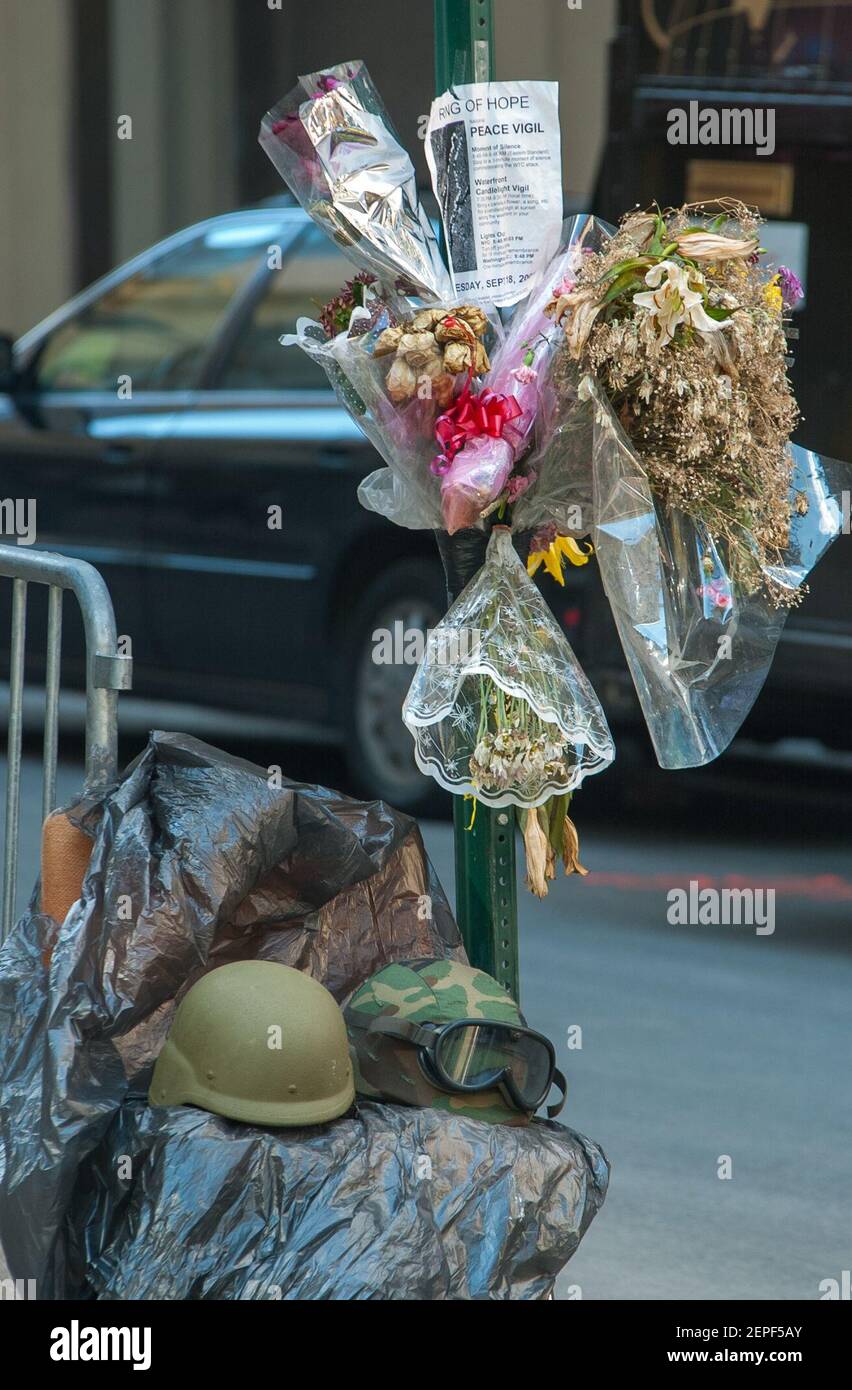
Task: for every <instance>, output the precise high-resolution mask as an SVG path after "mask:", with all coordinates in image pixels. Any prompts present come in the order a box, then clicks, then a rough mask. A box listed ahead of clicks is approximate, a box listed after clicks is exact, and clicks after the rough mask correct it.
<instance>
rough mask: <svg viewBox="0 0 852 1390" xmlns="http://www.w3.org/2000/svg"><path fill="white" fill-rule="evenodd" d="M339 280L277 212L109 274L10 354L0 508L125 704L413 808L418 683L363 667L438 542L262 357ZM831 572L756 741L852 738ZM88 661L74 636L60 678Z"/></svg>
mask: <svg viewBox="0 0 852 1390" xmlns="http://www.w3.org/2000/svg"><path fill="white" fill-rule="evenodd" d="M349 273H350V271H349V268H348V263H347V262H346V261H345V260H344V259H343V257H342V255H340V253H338V252H337V251H336V250H335V249H334V248H333V247H332V245H331V244H330V243H329V241H328V239H327V237H326V236H325V235H324V234H323V233H322V232H320V231H319V230H318V229H317V228H315V227H314V226H313V224H312V223H310V222H309V220H308V219H307V217H306V215H305V214H304V213H303V212H302V211H301V209H299V208H296V207H294V206H292V205H291V204H289V203H286V202H276V203H274V204H265V205H262V206H260V207H258V208H255V209H252V210H248V211H244V212H235V213H228V214H226V215H224V216H221V217H216V218H212V219H210V220H208V221H206V222H202V223H200V224H198V225H197V226H194V227H190V228H188V229H186V230H185V231H182V232H179V233H178V234H176V235H174V236H171V237H169V238H167V239H166V240H165V241H162V242H160V243H159V244H158V245H157V246H154V247H153V248H151V249H150V250H148V251H146V252H145V253H144V254H142V255H140V256H138V257H136V258H135V259H134V260H132V261H130V262H129V263H128V264H126V265H124V266H122V267H120V268H119V269H118V270H115V271H113V272H112V273H111V274H110V275H108V276H106V277H104V278H103V279H102V280H100V281H98V282H97V283H96V284H95V285H93V286H91V287H90V288H89V289H87V290H85V291H84V292H83V293H82V294H80V295H78V296H76V297H75V298H74V299H72V300H71V301H70V302H69V303H68V304H66V305H64V306H63V307H62V308H61V309H59V310H57V311H56V312H55V313H54V314H52V315H51V316H50V317H49V318H47V319H46V320H44V322H43V323H41V324H39V325H38V326H37V327H36V328H33V329H32V330H31V331H30V332H29V333H26V334H25V335H24V336H23V337H22V338H21V339H19V340H18V342H17V343H15V344H14V366H13V369H12V370H11V371H9V372H7V377H8V379H7V380H5V381H2V380H0V469H2V472H1V473H0V477H2V486H0V495H1V496H2V497H4V498H14V499H33V500H34V501H35V502H36V505H37V539H36V544H37V545H38V546H39V547H41V548H44V549H56V550H61V551H63V552H65V553H67V554H70V555H76V556H79V557H82V558H84V559H87V560H90V561H91V562H92V563H93V564H94V565H95V566H96V567H97V568H98V569H99V570H100V571H101V572H102V573H103V575H104V577H105V579H106V581H107V583H108V585H109V588H110V592H111V593H112V596H113V602H114V604H115V609H116V617H117V622H118V630H119V632H120V633H122V634H128V635H129V636H130V637H131V639H132V643H133V657H134V690H135V693H136V694H137V695H142V696H148V697H155V698H158V699H164V698H165V699H169V700H178V701H184V702H186V701H189V702H192V703H193V704H195V705H199V704H201V705H209V706H213V707H216V708H218V709H223V710H227V711H229V712H240V711H243V712H245V711H250V712H252V713H259V714H265V715H271V716H274V717H276V718H277V719H279V720H280V721H282V727H283V728H284V729H285V731H286V730H289V731H290V733H291V735H292V736H293V737H294V738H300V739H301V738H304V739H305V740H307V739H314V738H322V739H326V740H335V741H340V742H342V743H343V744H344V746H345V749H346V756H347V758H348V761H349V766H350V771H351V773H352V778H353V784H354V786H355V787H356V788H357V789H359V790H360V791H362V792H364V793H367V794H371V795H381V796H384V797H386V798H387V799H388V800H389V801H390V802H391V803H392V804H395V805H397V806H400V807H403V808H409V809H412V810H415V811H416V810H418V809H421V808H422V807H423V806H424V805H425V804H427V802H428V800H429V798H430V796H431V793H432V785H431V783H430V782H429V780H428V779H425V778H423V777H422V776H421V775H420V774H419V773H418V772H417V770H416V768H415V766H414V762H413V758H412V753H411V739H410V737H409V735H408V733H407V731H406V730H405V729H404V728H403V726H402V724H401V721H400V719H399V710H400V705H401V702H402V699H403V696H404V694H405V691H406V689H407V686H408V683H409V681H410V678H411V674H412V668H411V667H410V666H405V665H376V664H375V662H374V661H373V659H372V656H373V649H374V644H373V633H374V632H375V631H376V630H377V629H390V630H391V631H393V627H394V623H395V622H401V623H402V624H403V628H402V630H408V629H410V628H414V627H420V628H424V629H425V628H427V627H429V626H432V625H434V624H435V623H436V622H437V621H438V619H439V618H440V616H441V614H442V612H443V609H444V607H445V601H444V582H443V573H442V569H441V566H440V563H439V560H438V557H437V551H436V548H435V542H434V538H433V537H432V536H431V535H430V534H428V533H422V532H414V531H406V530H403V529H401V528H398V527H395V526H392V525H390V523H388V522H385V521H384V520H383V519H382V518H380V517H378V516H375V515H373V514H372V513H370V512H366V511H364V510H363V509H362V508H361V507H360V506H359V504H358V502H357V499H356V495H355V494H356V488H357V484H358V481H359V480H360V478H361V477H363V476H364V475H365V474H366V473H368V472H370V471H371V470H372V469H373V468H375V467H376V466H377V462H378V460H377V458H376V456H375V454H374V452H373V451H372V449H371V448H370V446H369V445H368V444H367V443H366V441H365V440H364V439H363V437H362V436H361V434H360V433H359V431H358V429H357V427H356V426H355V425H354V424H353V422H352V421H351V420H350V419H349V418H348V416H347V415H346V413H345V412H344V411H343V410H342V409H341V408H340V407H339V406H338V404H337V402H336V400H335V397H334V395H333V393H332V392H331V391H330V389H329V387H328V384H327V381H326V378H325V376H324V375H323V373H322V371H321V370H320V369H319V368H318V367H317V366H316V365H315V364H313V363H312V362H311V361H310V360H309V359H308V358H307V357H306V356H305V355H304V354H303V353H301V352H300V351H299V350H298V349H295V348H293V349H288V350H285V349H283V348H282V347H281V346H280V345H279V342H278V339H279V336H280V335H281V334H282V333H284V332H286V331H289V330H291V329H292V327H293V325H294V324H295V321H296V319H297V318H298V317H299V316H300V315H309V316H312V317H313V316H315V315H316V312H317V306H318V305H319V304H321V303H322V302H324V301H325V300H327V299H328V298H329V297H330V296H331V295H332V294H333V293H335V292H336V290H337V289H338V288H339V286H340V284H341V283H342V281H343V280H344V279H345V278H346V277H347V275H348V274H349ZM279 509H280V510H279ZM279 518H280V524H279ZM847 557H848V547H847V546H846V544H845V543H843V542H840V543H838V545H836V546H835V547H834V550H833V552H832V553H831V554H830V555H829V557H828V559H827V561H825V562H824V563H823V566H822V567H821V569H820V570H819V571H818V572H817V575H816V578H815V580H814V582H813V584H812V590H813V592H812V594H811V596H810V597H809V598H808V600H807V602H806V604H805V605H804V607H803V608H802V609H801V610H800V612H799V613H798V614H797V615H795V617H794V619H792V620H791V623H790V626H789V630H788V633H787V638H786V639H785V642H784V643H782V652H781V654H780V655H779V660H778V662H777V664H776V673H775V676H774V677H773V693H772V694H771V695H770V694H769V693H767V694H766V695H764V696H763V697H762V699H761V701H760V702H759V704H758V709H757V713H756V716H755V717H754V718H753V720H752V724H753V726H754V727H753V730H752V732H755V733H757V734H759V735H765V736H768V737H776V736H778V735H780V734H791V733H800V732H803V731H807V732H811V733H816V734H820V733H826V732H829V733H835V734H839V735H840V741H842V742H843V743H844V744H848V740H849V734H848V729H847V728H839V727H837V725H839V723H840V721H839V720H836V713H837V711H838V710H839V709H840V708H841V702H842V701H845V700H846V699H848V696H849V692H850V689H851V688H852V618H850V613H849V610H848V606H847V604H846V600H845V594H844V584H843V578H844V575H843V574H841V573H840V571H841V569H843V570H844V572H845V576H846V577H847V579H848V574H849V560H848V558H847ZM830 571H834V576H833V577H832V574H831V573H830ZM566 579H567V582H566V588H565V590H564V591H563V590H559V589H558V588H557V587H556V586H555V585H553V584H552V582H551V581H550V580H547V579H546V580H545V581H544V582H545V584H546V585H547V586H548V587H547V588H546V590H545V592H546V593H547V595H548V598H549V599H550V601H551V602H552V604H553V606H554V611H555V612H556V614H557V616H558V617H559V618H560V619H561V621H562V622H563V625H564V626H565V629H566V632H567V633H568V636H569V638H570V640H571V641H572V643H573V645H574V646H575V649H576V650H577V652H578V655H580V657H581V660H583V661H584V663H585V664H586V665H587V668H588V670H589V674H590V675H591V677H592V679H593V680H594V681H595V682H596V684H597V685H598V688H599V692H600V694H601V696H602V698H603V700H604V703H605V704H606V705H607V706H608V711H609V713H610V714H611V715H612V716H613V718H614V719H615V720H616V721H619V720H622V719H628V718H632V717H635V702H634V701H633V699H632V696H631V695H630V693H629V681H628V678H627V676H626V672H625V669H624V663H623V660H622V658H621V656H620V652H619V651H618V650H617V643H616V641H615V638H614V629H613V627H612V623H611V620H610V619H609V617H608V612H607V609H606V605H605V602H604V600H603V597H602V594H601V591H600V586H599V583H598V581H597V576H596V574H595V567H594V565H589V566H588V567H587V568H586V569H584V570H580V571H571V572H570V574H569V575H568V576H567V577H566ZM3 598H4V603H5V604H6V606H8V599H7V596H6V595H4V596H3ZM7 632H8V624H7V623H6V622H3V626H2V628H0V646H2V647H6V646H7V645H8V639H7V637H6V633H7ZM80 651H81V648H80V647H79V646H78V647H77V648H76V651H75V648H74V646H73V639H72V642H71V644H70V645H68V644H66V653H67V658H68V659H67V662H66V667H65V668H64V673H63V674H64V679H65V682H66V684H67V683H68V681H69V678H70V680H71V681H72V682H73V680H74V678H75V677H76V678H77V679H78V680H79V679H80V678H81V676H82V660H81V656H80ZM33 674H37V668H36V664H35V662H33V664H32V666H31V668H30V669H29V670H28V677H30V678H31V677H32V675H33ZM814 710H816V711H817V715H816V717H817V718H818V720H819V727H815V726H814V723H813V717H812V715H811V713H809V712H813V711H814Z"/></svg>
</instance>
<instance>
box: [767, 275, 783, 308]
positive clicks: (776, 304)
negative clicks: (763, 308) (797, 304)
mask: <svg viewBox="0 0 852 1390" xmlns="http://www.w3.org/2000/svg"><path fill="white" fill-rule="evenodd" d="M763 298H764V299H765V300H766V302H767V304H768V305H769V307H770V309H774V310H775V312H776V314H780V313H781V312H782V311H783V309H784V296H783V295H782V293H781V286H780V284H779V278H778V276H777V275H773V277H772V279H771V280H770V281H769V284H768V285H764V287H763Z"/></svg>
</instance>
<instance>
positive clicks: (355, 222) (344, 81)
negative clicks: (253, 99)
mask: <svg viewBox="0 0 852 1390" xmlns="http://www.w3.org/2000/svg"><path fill="white" fill-rule="evenodd" d="M259 139H260V143H261V145H262V146H263V148H264V150H265V151H266V153H267V154H268V155H269V158H270V159H271V160H272V163H273V164H274V165H275V167H276V169H277V170H278V172H279V174H280V175H281V177H282V178H283V179H284V181H285V183H286V184H287V185H288V187H289V188H290V189H291V191H292V192H293V194H294V195H295V197H296V198H297V199H298V201H299V202H300V203H301V205H302V207H303V208H304V209H305V211H306V212H307V213H309V215H310V216H311V217H312V218H313V220H314V221H315V222H316V223H317V224H318V225H319V226H321V227H323V228H324V229H325V230H326V231H327V232H328V233H329V234H330V235H331V236H332V237H333V238H334V240H335V241H336V242H337V243H338V245H339V246H340V247H341V249H342V250H343V251H344V253H345V254H346V255H347V256H348V257H349V258H350V260H352V261H353V262H354V263H355V265H356V266H357V268H358V269H359V270H369V271H371V272H372V273H373V274H375V275H376V276H378V277H379V278H380V279H382V280H386V281H387V282H388V283H389V284H391V285H394V284H397V285H398V286H399V288H400V292H401V293H411V294H412V295H414V296H416V297H421V298H424V299H426V300H430V301H431V300H435V299H442V300H448V299H449V298H451V297H452V293H453V288H452V283H451V281H450V277H449V275H448V273H447V268H446V266H445V265H444V261H443V259H442V257H441V253H440V250H439V247H438V243H437V241H436V239H435V234H434V232H433V231H432V227H431V225H430V223H429V219H428V217H427V216H426V213H425V212H424V211H423V208H422V206H421V204H420V200H419V198H418V196H417V185H416V181H415V175H414V166H413V165H412V163H411V160H410V158H409V156H408V154H407V152H406V151H405V150H404V149H403V147H402V145H401V144H400V143H399V140H398V139H397V136H396V133H395V132H394V129H393V126H392V125H391V122H390V118H389V116H388V114H387V112H386V110H385V108H384V105H383V103H382V100H381V97H380V96H379V94H378V92H377V91H376V89H375V87H374V86H373V83H372V81H371V79H370V76H369V73H368V72H367V69H366V67H365V66H364V64H363V63H362V62H360V61H359V60H353V61H351V62H348V63H340V64H338V65H337V66H336V67H331V68H325V69H323V70H322V71H320V72H314V73H308V74H307V75H306V76H303V77H300V78H299V82H298V85H297V86H296V87H294V89H293V90H292V91H291V92H289V93H288V94H287V96H285V97H284V98H283V99H282V100H281V101H280V102H278V104H277V105H276V106H274V107H273V108H272V110H271V111H268V112H267V113H266V115H265V116H264V118H263V121H262V123H261V128H260V136H259Z"/></svg>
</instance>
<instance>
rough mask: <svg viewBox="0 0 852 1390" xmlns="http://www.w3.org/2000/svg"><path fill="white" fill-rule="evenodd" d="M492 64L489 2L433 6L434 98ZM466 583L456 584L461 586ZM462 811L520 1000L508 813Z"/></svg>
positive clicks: (467, 923) (483, 946)
mask: <svg viewBox="0 0 852 1390" xmlns="http://www.w3.org/2000/svg"><path fill="white" fill-rule="evenodd" d="M493 64H494V28H493V16H492V4H491V0H435V90H436V95H438V96H440V95H441V93H442V92H445V91H446V90H447V89H448V88H449V87H452V86H454V85H456V84H457V83H461V82H488V81H490V80H491V78H492V77H493V75H494V71H493ZM472 578H473V575H472V574H468V575H465V576H464V580H465V582H467V580H469V579H472ZM450 597H451V598H452V597H454V595H450ZM470 807H471V803H470V802H469V801H464V800H463V799H462V798H461V797H454V798H453V822H454V839H455V860H456V915H457V917H458V922H459V928H460V930H461V934H462V937H463V939H464V944H465V949H466V950H467V954H468V957H469V959H470V962H471V964H472V965H475V966H478V967H479V969H480V970H485V971H487V972H488V974H489V975H493V976H494V977H495V979H497V980H499V981H500V983H501V984H503V985H505V987H506V989H507V990H508V991H509V993H510V994H511V995H512V997H513V998H514V999H516V1000H520V990H519V979H518V899H517V886H516V869H515V811H514V808H513V807H511V806H507V807H506V808H505V810H501V811H492V810H490V809H489V808H488V807H485V806H481V805H479V806H477V808H476V816H475V819H474V822H473V828H472V829H470V830H468V828H467V827H468V824H469V822H470V816H471V810H470Z"/></svg>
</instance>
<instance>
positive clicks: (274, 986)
mask: <svg viewBox="0 0 852 1390" xmlns="http://www.w3.org/2000/svg"><path fill="white" fill-rule="evenodd" d="M148 1099H149V1100H150V1102H151V1104H152V1105H198V1106H200V1107H201V1108H202V1109H203V1110H211V1111H212V1112H213V1113H214V1114H215V1115H225V1116H227V1117H228V1119H231V1120H244V1121H246V1122H247V1123H249V1124H259V1125H318V1124H324V1123H325V1122H326V1121H327V1120H333V1119H336V1118H337V1116H338V1115H342V1114H343V1113H344V1111H346V1110H348V1109H349V1107H350V1105H351V1104H352V1103H353V1101H354V1099H355V1088H354V1082H353V1077H352V1064H351V1060H350V1056H349V1047H348V1042H347V1037H346V1025H345V1024H344V1021H343V1015H342V1013H341V1012H340V1008H339V1007H338V1005H337V1003H336V1002H335V1000H334V999H333V997H332V996H331V995H330V994H329V992H328V990H327V989H326V988H325V986H324V985H321V984H320V983H319V981H318V980H314V979H312V978H311V976H310V975H305V974H304V973H303V972H302V971H300V970H292V969H291V968H290V966H289V965H278V964H277V963H276V962H275V961H268V960H242V961H235V962H234V963H233V964H231V965H221V966H219V967H218V968H217V969H216V970H211V971H210V972H209V974H207V975H202V977H201V979H200V980H197V981H196V983H195V984H194V985H193V986H192V988H191V989H190V990H189V992H188V993H187V994H186V995H185V997H184V998H183V1000H182V1001H181V1003H180V1005H179V1006H178V1009H177V1011H176V1013H175V1016H174V1018H173V1020H172V1025H171V1028H170V1030H169V1035H168V1038H167V1040H166V1043H165V1046H164V1047H163V1050H162V1052H161V1053H160V1055H159V1057H158V1058H157V1064H156V1066H155V1067H154V1075H153V1077H152V1079H151V1089H150V1091H149V1093H148Z"/></svg>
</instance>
